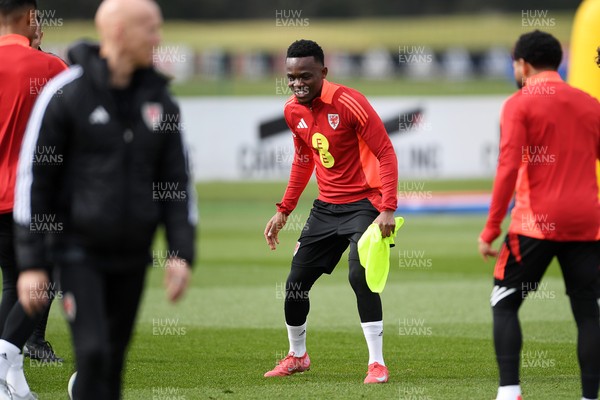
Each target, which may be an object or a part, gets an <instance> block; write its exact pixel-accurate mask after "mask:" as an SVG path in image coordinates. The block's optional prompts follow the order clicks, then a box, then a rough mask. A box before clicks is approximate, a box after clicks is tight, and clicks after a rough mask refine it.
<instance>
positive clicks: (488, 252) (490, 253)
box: [479, 238, 498, 261]
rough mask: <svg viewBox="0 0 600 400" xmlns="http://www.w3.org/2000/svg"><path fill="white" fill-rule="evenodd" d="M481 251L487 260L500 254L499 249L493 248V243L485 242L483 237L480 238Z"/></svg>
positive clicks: (484, 259)
mask: <svg viewBox="0 0 600 400" xmlns="http://www.w3.org/2000/svg"><path fill="white" fill-rule="evenodd" d="M479 253H480V254H481V257H483V261H487V259H488V257H496V256H498V250H494V249H492V244H491V243H487V242H485V241H484V240H483V239H482V238H479Z"/></svg>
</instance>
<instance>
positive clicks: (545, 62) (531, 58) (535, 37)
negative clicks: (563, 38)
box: [513, 30, 563, 70]
mask: <svg viewBox="0 0 600 400" xmlns="http://www.w3.org/2000/svg"><path fill="white" fill-rule="evenodd" d="M562 55H563V53H562V47H561V45H560V42H559V41H558V40H557V39H556V38H555V37H554V36H552V35H551V34H549V33H546V32H542V31H540V30H535V31H533V32H529V33H525V34H523V35H521V36H520V37H519V40H517V43H516V44H515V48H514V50H513V59H514V60H518V59H521V58H522V59H523V60H525V61H526V62H528V63H529V64H531V65H532V66H533V67H534V68H540V69H541V68H548V69H553V70H557V69H558V66H559V65H560V62H561V61H562Z"/></svg>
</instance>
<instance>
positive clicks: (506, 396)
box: [496, 385, 521, 400]
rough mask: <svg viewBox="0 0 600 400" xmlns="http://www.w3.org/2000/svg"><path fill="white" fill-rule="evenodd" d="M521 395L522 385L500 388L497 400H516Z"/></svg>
mask: <svg viewBox="0 0 600 400" xmlns="http://www.w3.org/2000/svg"><path fill="white" fill-rule="evenodd" d="M520 395H521V386H520V385H508V386H500V387H499V388H498V396H496V400H516V399H517V396H520Z"/></svg>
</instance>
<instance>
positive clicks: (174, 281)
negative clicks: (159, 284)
mask: <svg viewBox="0 0 600 400" xmlns="http://www.w3.org/2000/svg"><path fill="white" fill-rule="evenodd" d="M191 277H192V269H191V268H190V266H189V264H188V263H187V261H185V260H184V259H182V258H178V257H171V258H169V259H168V260H167V264H166V269H165V279H164V284H165V287H166V288H167V297H168V298H169V301H171V302H173V303H174V302H176V301H177V300H179V299H180V298H181V296H182V295H183V294H184V293H185V291H186V289H187V287H188V285H189V284H190V279H191Z"/></svg>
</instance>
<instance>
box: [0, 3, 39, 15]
mask: <svg viewBox="0 0 600 400" xmlns="http://www.w3.org/2000/svg"><path fill="white" fill-rule="evenodd" d="M26 6H33V8H35V9H36V10H37V8H38V7H37V0H0V14H3V15H10V14H12V13H13V12H15V11H17V10H20V9H21V8H23V7H26Z"/></svg>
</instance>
